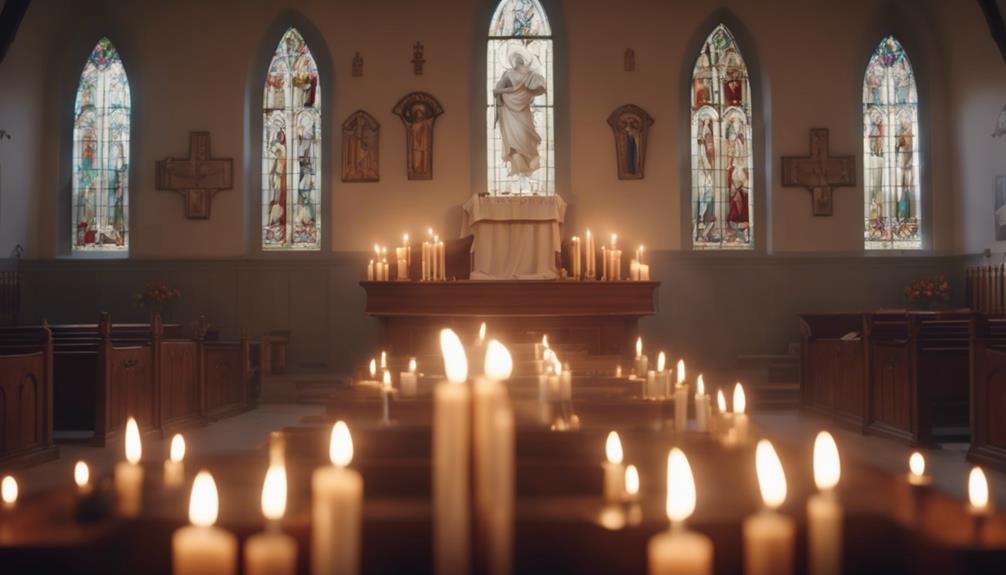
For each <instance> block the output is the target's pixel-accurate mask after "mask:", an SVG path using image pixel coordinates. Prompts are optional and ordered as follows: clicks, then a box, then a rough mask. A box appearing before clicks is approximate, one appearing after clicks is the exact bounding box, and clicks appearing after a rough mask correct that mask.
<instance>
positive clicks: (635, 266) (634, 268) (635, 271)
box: [629, 259, 639, 281]
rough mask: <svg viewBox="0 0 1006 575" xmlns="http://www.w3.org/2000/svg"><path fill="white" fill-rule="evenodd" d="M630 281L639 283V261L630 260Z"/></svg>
mask: <svg viewBox="0 0 1006 575" xmlns="http://www.w3.org/2000/svg"><path fill="white" fill-rule="evenodd" d="M629 279H630V280H632V281H639V260H635V259H633V260H629Z"/></svg>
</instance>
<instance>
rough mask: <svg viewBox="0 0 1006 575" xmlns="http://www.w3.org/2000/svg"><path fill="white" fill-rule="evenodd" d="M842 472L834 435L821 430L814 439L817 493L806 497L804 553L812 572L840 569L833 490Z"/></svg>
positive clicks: (838, 511) (831, 574)
mask: <svg viewBox="0 0 1006 575" xmlns="http://www.w3.org/2000/svg"><path fill="white" fill-rule="evenodd" d="M841 475H842V467H841V463H840V461H839V457H838V446H837V445H835V439H834V438H833V437H832V436H831V434H830V433H828V432H827V431H822V432H820V433H818V434H817V438H816V439H815V440H814V483H815V484H816V485H817V489H818V491H819V493H818V494H817V495H814V496H812V497H811V498H810V499H808V500H807V555H808V560H809V562H810V574H811V575H838V574H840V573H841V572H842V506H841V504H839V502H838V500H837V498H836V497H835V492H834V490H835V486H836V485H838V480H839V478H840V477H841Z"/></svg>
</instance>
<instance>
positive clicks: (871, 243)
mask: <svg viewBox="0 0 1006 575" xmlns="http://www.w3.org/2000/svg"><path fill="white" fill-rule="evenodd" d="M863 158H864V161H863V169H864V171H865V174H864V178H863V181H864V188H865V189H864V199H865V206H864V214H865V216H866V217H865V221H864V229H863V238H864V242H865V246H866V249H868V250H885V249H897V250H903V249H920V248H922V231H921V216H922V209H921V208H922V205H921V194H920V190H919V96H918V90H917V89H916V85H915V73H914V72H913V70H912V63H911V62H910V61H909V59H908V55H907V54H906V53H905V49H904V47H902V45H901V43H900V42H898V40H897V39H895V38H894V37H893V36H887V37H886V38H884V39H883V40H881V42H880V45H879V46H877V49H876V50H874V52H873V55H872V56H871V57H870V63H869V64H867V66H866V74H865V75H864V78H863Z"/></svg>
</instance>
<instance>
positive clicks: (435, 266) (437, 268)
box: [367, 228, 447, 281]
mask: <svg viewBox="0 0 1006 575" xmlns="http://www.w3.org/2000/svg"><path fill="white" fill-rule="evenodd" d="M427 236H428V237H427V238H426V239H425V240H423V244H422V265H421V266H420V271H419V279H420V280H421V281H444V280H446V279H447V255H446V250H445V247H444V242H443V240H441V239H440V235H439V234H437V233H436V232H434V231H433V228H430V229H428V230H427ZM395 264H396V267H395V271H396V272H397V274H396V276H395V278H396V279H397V280H398V281H408V280H409V269H410V268H411V267H412V244H411V243H409V234H402V245H401V246H399V247H396V248H395ZM390 279H391V272H390V265H389V264H388V248H387V246H382V245H380V244H374V259H372V260H370V262H369V263H368V264H367V281H389V280H390Z"/></svg>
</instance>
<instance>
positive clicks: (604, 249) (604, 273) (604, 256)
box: [601, 246, 611, 281]
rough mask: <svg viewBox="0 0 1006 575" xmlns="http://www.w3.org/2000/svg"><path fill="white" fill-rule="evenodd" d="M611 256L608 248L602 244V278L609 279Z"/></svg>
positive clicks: (603, 279)
mask: <svg viewBox="0 0 1006 575" xmlns="http://www.w3.org/2000/svg"><path fill="white" fill-rule="evenodd" d="M610 260H611V258H609V257H608V248H607V247H605V246H601V280H602V281H608V279H609V278H608V264H610V263H611V261H610Z"/></svg>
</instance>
